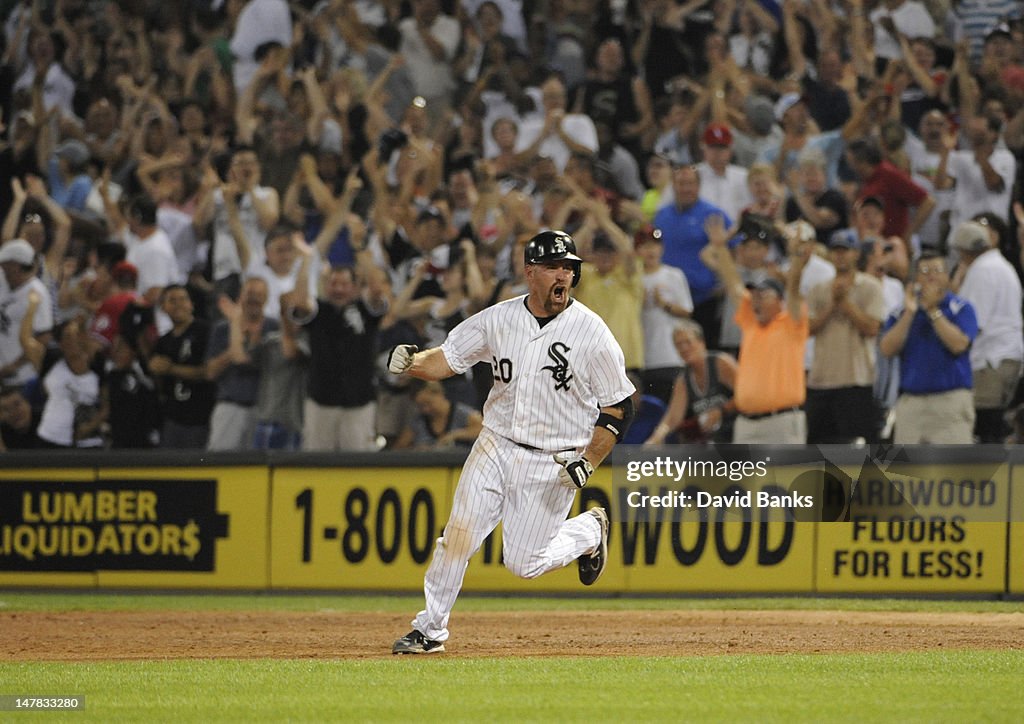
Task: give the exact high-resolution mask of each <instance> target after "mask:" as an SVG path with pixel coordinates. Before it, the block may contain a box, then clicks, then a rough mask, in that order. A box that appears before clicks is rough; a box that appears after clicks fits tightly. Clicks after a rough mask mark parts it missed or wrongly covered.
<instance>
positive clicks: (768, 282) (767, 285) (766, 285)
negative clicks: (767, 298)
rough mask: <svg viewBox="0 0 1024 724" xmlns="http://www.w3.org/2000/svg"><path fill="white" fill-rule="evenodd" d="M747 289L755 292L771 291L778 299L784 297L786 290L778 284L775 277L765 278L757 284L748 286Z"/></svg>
mask: <svg viewBox="0 0 1024 724" xmlns="http://www.w3.org/2000/svg"><path fill="white" fill-rule="evenodd" d="M747 289H750V290H751V291H756V292H766V291H772V292H775V293H776V294H778V295H779V296H780V297H784V296H785V295H786V288H785V287H784V286H782V282H780V281H779V280H778V279H776V278H775V277H765V278H764V279H762V280H761V281H759V282H754V283H753V284H748V285H747Z"/></svg>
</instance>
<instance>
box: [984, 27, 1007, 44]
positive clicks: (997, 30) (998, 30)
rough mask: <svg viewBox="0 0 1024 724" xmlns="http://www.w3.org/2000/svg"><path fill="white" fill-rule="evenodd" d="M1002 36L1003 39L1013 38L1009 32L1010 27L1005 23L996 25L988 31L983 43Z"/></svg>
mask: <svg viewBox="0 0 1024 724" xmlns="http://www.w3.org/2000/svg"><path fill="white" fill-rule="evenodd" d="M1000 35H1001V36H1003V37H1004V38H1010V39H1012V38H1013V34H1012V33H1011V32H1010V26H1009V25H1007V24H1006V23H996V24H995V25H993V26H992V27H991V28H989V31H988V32H987V33H985V42H986V43H987V42H988V41H989V40H991V39H992V38H995V37H998V36H1000Z"/></svg>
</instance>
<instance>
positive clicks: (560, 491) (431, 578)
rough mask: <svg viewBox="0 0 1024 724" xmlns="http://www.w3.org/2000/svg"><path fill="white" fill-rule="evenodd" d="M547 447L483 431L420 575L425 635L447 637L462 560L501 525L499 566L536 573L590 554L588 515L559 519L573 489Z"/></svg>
mask: <svg viewBox="0 0 1024 724" xmlns="http://www.w3.org/2000/svg"><path fill="white" fill-rule="evenodd" d="M558 469H559V468H558V464H557V463H556V462H554V461H553V460H552V459H551V452H540V451H534V450H527V449H525V448H522V447H520V446H518V445H516V444H515V443H514V442H512V441H511V440H506V439H505V438H503V437H500V436H498V435H496V434H494V433H493V432H491V431H489V430H488V429H486V428H484V430H483V431H482V432H481V433H480V437H479V438H477V441H476V443H475V444H474V445H473V449H472V451H471V452H470V453H469V457H468V458H467V459H466V464H465V466H464V467H463V468H462V475H461V477H460V478H459V484H458V486H457V487H456V489H455V499H454V500H453V501H452V512H451V516H450V517H449V519H448V524H447V525H446V526H445V529H444V535H443V536H442V537H441V538H438V539H437V545H436V546H435V548H434V557H433V559H432V560H431V562H430V566H429V567H428V568H427V573H426V576H425V577H424V579H423V592H424V596H425V598H426V608H425V610H423V611H420V612H419V614H417V616H416V618H415V619H414V620H413V622H412V625H413V628H415V629H416V630H418V631H419V632H420V633H422V634H423V635H424V636H425V637H427V638H428V639H430V640H432V641H446V640H448V617H449V615H450V614H451V610H452V607H453V606H454V605H455V599H456V598H458V595H459V591H460V590H461V589H462V580H463V577H464V576H465V574H466V567H467V566H468V564H469V559H470V558H471V557H472V556H473V554H474V553H476V552H477V550H478V549H479V548H480V546H481V544H482V543H483V541H484V539H485V538H486V537H487V536H488V534H489V533H490V532H491V531H492V530H494V528H495V527H497V525H498V523H499V522H501V523H502V541H503V543H502V553H503V555H504V559H505V566H506V567H507V568H508V569H509V570H510V571H512V573H514V574H516V575H517V576H521V577H523V578H536V577H537V576H540V575H542V574H544V573H547V572H548V571H553V570H555V569H557V568H562V567H563V566H566V565H568V564H570V563H572V562H573V561H574V560H576V559H577V558H579V557H580V556H581V555H584V554H588V553H592V552H593V551H594V549H595V548H596V547H597V545H598V544H599V543H600V541H601V525H600V523H598V521H597V519H596V518H595V517H594V516H592V515H589V514H586V513H584V514H582V515H577V516H576V517H575V518H570V519H569V520H566V516H567V515H568V514H569V510H570V509H571V508H572V503H573V499H574V498H575V495H576V492H575V491H574V490H570V489H568V488H565V487H563V486H562V485H559V483H558Z"/></svg>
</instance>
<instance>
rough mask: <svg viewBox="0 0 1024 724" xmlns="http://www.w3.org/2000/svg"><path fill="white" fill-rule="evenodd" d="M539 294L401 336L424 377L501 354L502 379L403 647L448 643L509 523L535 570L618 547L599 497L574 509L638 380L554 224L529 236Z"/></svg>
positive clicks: (517, 558)
mask: <svg viewBox="0 0 1024 724" xmlns="http://www.w3.org/2000/svg"><path fill="white" fill-rule="evenodd" d="M524 254H525V261H526V283H527V288H528V290H529V291H528V294H526V295H524V296H519V297H515V298H513V299H509V300H508V301H505V302H502V303H500V304H497V305H495V306H493V307H488V308H487V309H484V310H483V311H481V312H479V313H477V314H475V315H473V316H472V317H470V318H469V319H467V320H465V321H464V322H462V323H461V324H459V325H458V326H457V327H456V328H455V329H453V330H452V331H451V333H450V334H449V335H448V338H447V339H446V340H445V342H444V344H442V345H441V346H440V347H437V348H434V349H429V350H426V351H424V352H419V351H418V350H417V348H416V347H415V346H413V345H399V346H398V347H395V348H394V349H393V350H392V351H391V354H390V356H389V359H388V368H389V369H390V371H391V372H393V373H395V374H400V373H402V372H408V373H409V374H410V375H412V376H413V377H418V378H420V379H424V380H441V379H444V378H446V377H449V376H451V375H454V374H461V373H463V372H465V371H466V370H467V369H469V368H470V367H472V366H473V365H474V364H476V363H477V362H480V361H489V362H490V363H491V371H492V373H493V376H494V387H493V388H492V389H491V393H490V395H489V396H488V398H487V402H486V404H485V405H484V421H483V431H482V432H481V433H480V436H479V437H478V438H477V441H476V443H475V444H474V445H473V449H472V450H471V451H470V453H469V457H468V458H467V460H466V464H465V466H464V467H463V469H462V476H461V477H460V478H459V484H458V487H457V488H456V490H455V499H454V500H453V501H452V512H451V517H450V518H449V519H448V524H447V525H446V526H445V528H444V533H443V535H442V537H441V538H439V539H438V540H437V546H436V547H435V548H434V558H433V560H432V561H431V563H430V566H429V568H427V574H426V576H425V578H424V581H423V590H424V594H425V597H426V608H425V609H424V610H422V611H420V612H419V613H418V614H417V615H416V618H415V619H414V620H413V622H412V626H413V630H412V631H411V632H410V633H409V634H407V635H406V636H403V637H402V638H400V639H398V641H396V642H395V645H394V647H393V648H392V653H395V654H424V653H440V652H443V651H444V643H445V641H447V640H448V616H449V615H450V614H451V610H452V607H453V606H454V605H455V599H456V598H457V597H458V595H459V591H460V590H461V589H462V579H463V576H464V575H465V572H466V566H467V564H468V562H469V559H470V558H471V557H472V556H473V554H474V553H476V551H477V549H478V548H479V547H480V545H481V544H482V543H483V541H484V538H486V537H487V535H488V534H489V533H490V532H491V531H492V530H494V528H495V527H496V526H497V525H498V523H499V522H501V523H502V538H503V555H504V560H505V566H506V567H508V569H509V570H510V571H512V572H513V573H514V574H516V575H517V576H522V577H523V578H535V577H537V576H540V575H542V574H544V573H547V572H548V571H553V570H555V569H556V568H561V567H563V566H566V565H568V564H569V563H571V562H572V561H574V560H577V559H578V563H579V576H580V581H581V582H582V583H583V584H584V585H587V586H589V585H591V584H593V583H594V582H595V581H597V579H598V578H600V576H601V573H603V572H604V567H605V563H606V562H607V556H608V515H607V513H606V512H605V510H604V509H603V508H592V509H590V510H588V511H587V512H585V513H582V514H580V515H577V516H576V517H575V518H570V519H568V520H566V516H567V515H568V514H569V510H570V509H571V508H572V503H573V498H574V496H575V494H576V490H577V489H578V488H582V487H583V486H584V485H586V484H587V479H588V478H589V477H590V476H591V474H593V472H594V468H595V467H597V466H598V465H600V464H601V462H602V461H603V460H604V459H605V457H606V456H607V455H608V453H609V452H611V449H612V446H613V445H614V444H615V442H616V441H617V440H619V439H621V437H622V435H623V433H625V431H626V428H627V426H628V425H629V422H630V419H631V418H632V416H633V405H632V402H631V400H630V395H631V394H633V392H634V388H633V385H632V384H631V383H630V381H629V380H628V379H627V377H626V372H625V363H624V358H623V355H622V349H621V348H620V347H619V345H618V343H617V342H616V341H615V338H614V337H612V334H611V332H610V331H609V330H608V327H607V326H606V325H605V323H604V322H603V321H602V320H601V318H600V317H598V316H597V315H596V314H595V313H594V312H592V311H590V310H589V309H587V308H586V307H585V306H583V305H582V304H580V303H579V302H577V301H575V300H573V299H572V298H571V296H570V294H569V292H570V289H571V288H572V287H575V286H576V285H577V284H578V283H579V280H580V273H581V260H580V258H579V257H578V256H576V244H575V243H574V242H573V240H572V238H571V237H570V236H569V235H568V234H566V233H565V232H563V231H543V232H541V233H539V234H537V235H536V236H534V237H533V238H532V239H531V240H530V242H529V243H528V244H527V246H526V250H525V252H524Z"/></svg>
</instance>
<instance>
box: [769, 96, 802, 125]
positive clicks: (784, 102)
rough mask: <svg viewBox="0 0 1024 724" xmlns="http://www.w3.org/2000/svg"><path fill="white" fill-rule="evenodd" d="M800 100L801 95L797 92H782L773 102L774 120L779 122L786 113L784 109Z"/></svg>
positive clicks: (786, 109)
mask: <svg viewBox="0 0 1024 724" xmlns="http://www.w3.org/2000/svg"><path fill="white" fill-rule="evenodd" d="M801 102H803V96H801V95H800V94H799V93H786V94H784V95H783V96H782V97H781V98H779V100H777V101H776V102H775V120H776V121H779V122H781V121H782V117H783V116H785V115H786V111H788V110H789V109H790V108H792V107H793V106H795V105H796V104H797V103H801Z"/></svg>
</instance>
